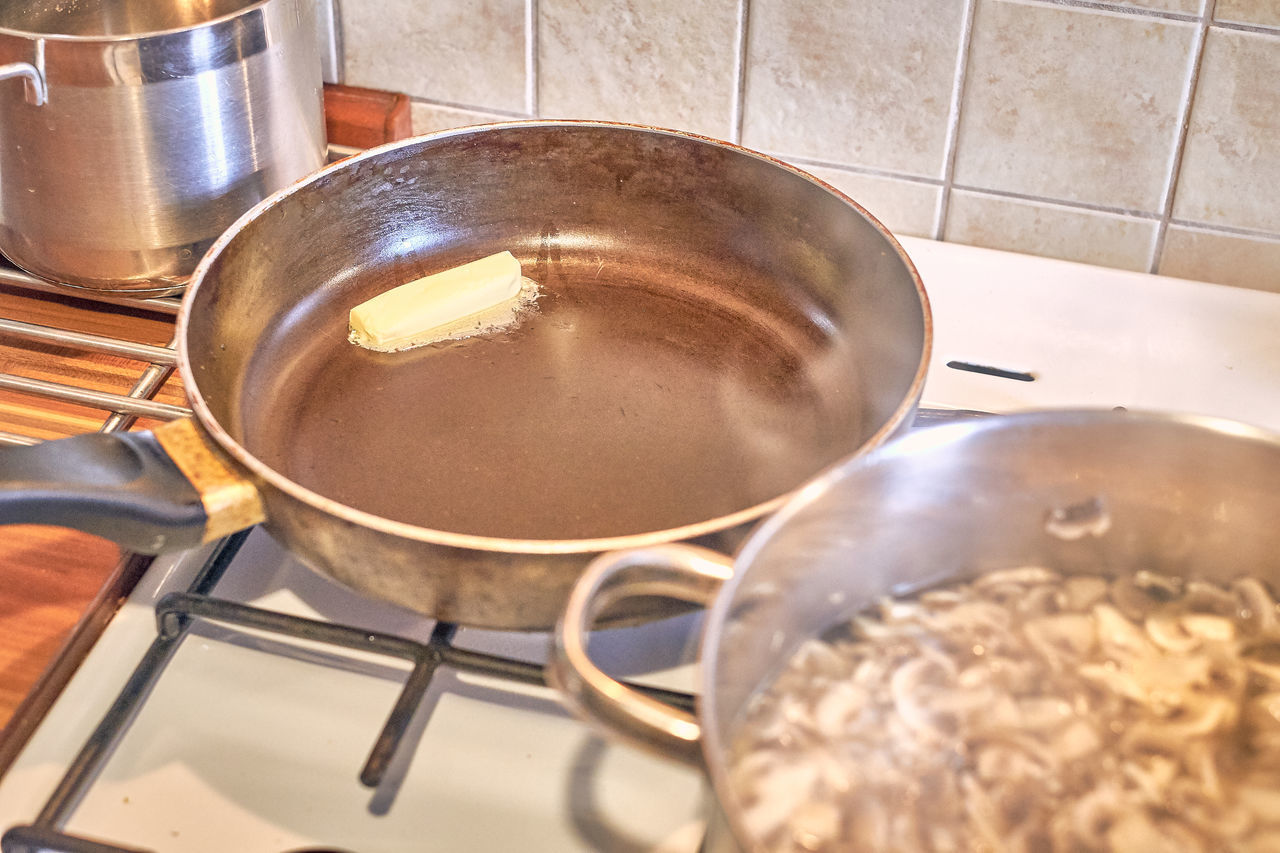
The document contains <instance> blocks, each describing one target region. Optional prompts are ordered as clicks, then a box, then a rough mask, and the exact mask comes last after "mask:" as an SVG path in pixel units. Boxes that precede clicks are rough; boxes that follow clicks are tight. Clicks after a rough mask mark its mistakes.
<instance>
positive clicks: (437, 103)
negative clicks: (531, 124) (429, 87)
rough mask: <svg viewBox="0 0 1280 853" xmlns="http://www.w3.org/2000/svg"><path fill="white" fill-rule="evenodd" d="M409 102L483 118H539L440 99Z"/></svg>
mask: <svg viewBox="0 0 1280 853" xmlns="http://www.w3.org/2000/svg"><path fill="white" fill-rule="evenodd" d="M409 100H410V101H412V102H413V103H415V104H422V105H423V106H425V107H443V108H444V109H447V110H459V111H461V112H465V113H475V114H477V115H482V116H498V117H499V118H504V119H527V118H537V117H538V116H536V115H534V114H533V113H526V112H517V111H515V110H504V109H499V108H498V107H483V106H479V105H477V104H464V103H462V102H460V101H442V100H440V99H439V98H428V97H425V96H423V95H410V96H409Z"/></svg>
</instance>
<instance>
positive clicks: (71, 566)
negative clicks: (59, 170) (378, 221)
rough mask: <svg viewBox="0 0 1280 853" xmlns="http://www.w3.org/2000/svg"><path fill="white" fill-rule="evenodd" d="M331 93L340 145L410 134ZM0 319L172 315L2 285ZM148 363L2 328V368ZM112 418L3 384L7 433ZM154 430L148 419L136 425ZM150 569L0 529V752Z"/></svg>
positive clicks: (131, 375) (109, 330)
mask: <svg viewBox="0 0 1280 853" xmlns="http://www.w3.org/2000/svg"><path fill="white" fill-rule="evenodd" d="M324 95H325V117H326V129H327V132H328V137H329V141H330V143H331V144H332V145H335V146H343V147H351V148H363V147H369V146H372V145H376V144H380V143H383V142H391V141H395V140H398V139H403V138H405V137H407V136H409V135H410V134H411V132H412V127H411V124H410V114H409V101H408V98H406V97H405V96H404V95H399V94H395V93H389V92H380V91H375V90H368V89H358V88H353V87H347V86H332V85H326V86H325V93H324ZM0 318H4V319H7V320H16V321H21V322H27V323H35V324H39V325H44V326H50V327H54V328H58V329H69V330H73V331H77V332H84V333H89V334H95V335H104V336H110V337H113V338H118V339H122V340H127V341H135V342H138V343H145V344H151V345H158V346H164V345H166V344H167V343H169V341H170V340H171V339H172V337H173V317H171V316H169V315H167V314H165V313H162V312H153V311H149V310H143V309H139V308H134V307H115V306H105V305H102V304H100V303H89V302H86V301H83V300H79V299H76V298H74V297H71V296H61V295H49V294H34V293H31V292H29V291H25V290H22V289H20V288H13V287H8V286H5V285H3V284H0ZM142 367H144V365H140V364H139V363H138V362H136V361H130V360H129V359H127V358H122V357H117V356H111V355H100V354H86V353H84V352H81V351H79V350H75V349H70V348H67V347H62V346H57V345H50V344H41V343H32V342H18V341H15V340H11V339H8V338H6V337H5V336H4V335H3V333H2V332H0V373H8V374H13V375H16V376H21V377H24V378H30V379H38V380H47V381H53V382H63V383H67V384H73V385H75V386H77V387H80V388H88V389H93V390H101V391H110V392H114V393H118V394H127V393H129V390H130V388H131V387H132V385H133V383H134V382H135V381H136V380H137V378H138V374H139V372H140V370H141V369H142ZM154 399H155V400H157V401H159V402H163V403H169V404H172V405H182V404H183V401H184V395H183V391H182V385H181V382H180V380H179V379H178V377H177V376H176V375H174V376H173V377H171V378H169V379H168V381H166V382H165V384H164V385H163V386H162V387H161V388H160V390H159V392H158V393H157V394H156V395H155V397H154ZM104 417H105V415H104V413H103V412H101V411H99V410H95V409H90V408H86V407H82V406H78V405H71V404H64V403H56V402H52V401H49V400H45V399H42V398H38V397H34V396H30V395H27V394H22V393H18V392H15V391H7V390H3V389H0V432H11V433H16V434H19V435H25V436H29V437H32V438H38V439H53V438H60V437H64V436H69V435H77V434H80V433H85V432H94V431H96V430H98V429H99V428H100V427H101V426H102V423H103V419H104ZM155 425H156V422H154V421H147V420H141V421H139V422H138V423H137V424H136V425H135V427H134V428H139V429H146V428H150V427H153V426H155ZM145 564H146V561H145V560H144V559H142V558H138V557H133V556H131V555H124V554H122V552H121V551H120V549H119V548H118V547H117V546H115V545H114V544H112V543H110V542H107V541H105V540H103V539H100V538H98V537H94V536H89V535H87V534H83V533H78V532H75V531H69V530H63V529H59V528H52V527H42V526H35V525H14V526H0V726H3V727H4V728H3V730H2V731H0V745H2V744H4V743H7V742H9V741H11V740H13V738H11V737H10V735H12V734H14V732H13V731H12V727H13V725H15V724H17V721H21V720H22V719H23V718H25V717H33V716H35V714H31V715H28V714H25V713H23V711H25V710H26V709H25V708H23V707H22V706H23V703H26V705H27V706H29V707H31V708H32V710H34V711H36V712H38V711H39V710H40V709H39V707H38V706H41V705H44V704H47V703H48V702H49V701H51V700H52V698H53V696H54V695H56V693H57V691H58V690H59V689H60V688H61V685H62V683H63V682H64V681H65V679H66V678H67V677H69V675H70V672H68V671H64V670H66V669H67V667H68V666H69V665H71V664H74V662H76V661H78V659H79V656H80V655H81V654H83V651H82V650H81V649H80V646H85V647H86V648H87V645H89V644H91V641H92V639H93V638H94V637H96V635H97V632H98V631H99V630H100V628H101V625H102V624H103V623H105V621H106V620H107V619H108V618H109V617H110V614H111V613H113V612H114V610H115V607H116V606H117V605H118V603H119V601H120V599H121V598H122V596H123V595H125V594H126V593H127V592H128V590H129V589H130V588H131V587H132V585H133V582H134V581H135V580H136V579H137V577H138V576H140V574H141V572H142V570H143V569H144V568H145ZM62 651H67V652H69V654H60V652H62ZM55 665H56V667H57V669H51V667H52V666H55ZM17 740H21V738H17ZM0 752H3V748H0Z"/></svg>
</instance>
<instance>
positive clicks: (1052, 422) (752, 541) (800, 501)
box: [697, 408, 1280, 849]
mask: <svg viewBox="0 0 1280 853" xmlns="http://www.w3.org/2000/svg"><path fill="white" fill-rule="evenodd" d="M1119 418H1124V419H1127V420H1130V421H1132V422H1136V423H1139V424H1177V425H1184V426H1187V427H1193V428H1198V429H1201V430H1204V431H1207V432H1213V433H1217V434H1219V435H1223V436H1230V437H1232V438H1237V439H1245V440H1248V441H1253V442H1259V443H1261V444H1266V445H1270V446H1271V447H1273V448H1275V449H1276V450H1278V451H1280V433H1277V432H1275V431H1273V430H1270V429H1267V428H1264V427H1260V426H1256V425H1253V424H1248V423H1244V422H1241V421H1237V420H1234V419H1231V418H1226V417H1221V416H1217V415H1202V414H1193V413H1189V412H1175V411H1158V410H1139V409H1129V410H1121V411H1117V410H1115V409H1104V408H1072V409H1047V410H1030V411H1022V412H1015V413H1012V414H1008V415H993V416H992V417H989V418H978V419H974V420H964V421H956V422H953V423H948V424H943V425H939V426H932V427H929V428H927V429H921V430H917V431H915V432H913V433H911V434H908V435H905V436H903V437H901V438H898V439H895V440H894V441H892V442H889V443H887V444H884V445H881V446H879V447H875V448H872V449H869V450H867V451H866V452H865V453H860V454H858V455H857V456H856V457H850V458H848V459H846V460H844V461H843V462H840V463H838V464H836V465H834V466H832V467H831V468H829V469H827V471H826V472H824V473H823V474H821V475H819V476H818V477H816V478H814V479H813V480H811V481H809V483H807V484H806V485H804V486H802V487H801V488H799V489H797V490H796V491H795V492H794V493H793V496H792V499H791V500H789V501H787V502H786V503H785V504H784V505H783V506H782V507H781V508H780V509H779V510H778V511H777V512H776V513H774V514H773V515H771V516H769V517H768V518H767V519H765V520H764V521H762V522H761V523H760V524H759V525H758V526H757V527H756V528H755V529H754V530H753V531H752V532H751V534H750V535H749V536H748V537H747V539H746V540H745V541H744V542H743V544H742V546H741V548H739V550H738V552H737V553H736V554H735V555H734V558H733V572H732V574H731V576H730V577H729V579H728V580H727V581H725V583H724V585H723V586H722V587H721V588H720V590H719V591H718V592H717V594H716V597H715V599H714V601H713V602H712V603H711V605H710V606H709V607H708V608H707V611H706V615H705V618H704V621H703V625H702V628H701V632H700V635H699V636H700V638H701V644H700V652H699V662H700V668H699V674H698V677H697V681H698V688H699V694H700V697H701V698H700V703H701V704H700V706H699V709H698V712H697V716H698V719H699V722H700V723H701V737H700V744H699V745H700V748H701V754H702V757H703V763H704V766H705V768H706V771H707V775H708V777H709V778H710V780H711V784H712V788H713V790H714V791H715V797H716V801H717V802H718V803H719V804H720V805H719V807H720V809H721V812H722V814H723V817H724V820H725V822H726V824H727V826H728V828H729V830H730V832H731V833H732V834H733V837H734V840H735V841H737V842H739V843H748V844H753V842H754V841H755V839H754V837H752V836H751V835H750V833H748V832H747V831H746V828H745V826H743V825H742V822H741V818H740V810H739V809H738V808H737V807H736V801H734V800H733V799H732V798H733V796H734V794H733V788H732V786H731V785H730V784H729V778H728V771H727V767H726V762H724V761H722V760H720V759H719V756H723V755H725V754H726V752H727V750H726V744H725V743H724V742H723V741H722V740H721V738H720V731H719V728H718V727H717V726H714V725H707V724H706V721H708V720H717V719H720V717H721V715H722V712H721V710H720V707H719V704H720V702H719V697H718V696H717V694H716V691H715V690H714V689H713V688H714V674H715V672H716V670H717V668H718V664H719V658H720V654H721V639H722V638H723V636H724V633H725V625H726V624H727V622H728V621H729V617H730V615H731V610H732V608H733V606H734V604H735V602H734V599H735V597H736V593H737V591H738V589H739V588H740V587H741V586H742V585H743V584H744V583H747V582H748V581H747V576H748V575H749V574H750V568H751V566H752V564H753V563H754V562H755V561H756V560H757V558H758V557H759V555H760V552H761V551H762V550H764V549H765V548H766V547H767V546H768V545H769V543H770V542H771V541H772V540H773V539H774V538H775V537H776V536H777V535H778V534H779V533H780V531H782V530H784V529H785V528H786V527H787V526H788V525H790V524H791V523H792V522H793V520H794V519H795V518H796V516H798V515H801V514H803V513H804V512H805V511H807V510H808V509H809V508H810V507H812V506H813V505H814V504H816V503H819V502H821V501H822V500H823V499H824V498H825V497H826V496H827V495H828V494H829V493H830V492H831V491H832V489H833V488H835V487H836V486H837V485H838V484H839V483H841V482H842V481H844V480H845V479H846V478H848V477H849V476H850V475H851V474H852V473H853V472H855V471H861V470H864V469H866V468H869V467H873V466H879V465H891V464H893V462H894V460H896V459H901V458H903V457H910V456H913V455H916V454H917V453H920V452H926V451H927V450H928V449H929V448H934V447H938V446H943V445H956V444H960V443H962V442H964V441H965V439H966V438H967V437H969V436H973V435H976V434H978V433H981V432H989V431H992V430H996V431H1006V430H1009V429H1035V428H1036V427H1037V426H1043V427H1054V426H1062V425H1070V424H1076V425H1081V426H1087V425H1089V424H1091V423H1097V422H1099V421H1102V420H1107V419H1119ZM726 798H728V799H727V800H726ZM750 849H756V848H755V847H754V846H752V847H751V848H750Z"/></svg>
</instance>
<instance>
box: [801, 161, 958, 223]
mask: <svg viewBox="0 0 1280 853" xmlns="http://www.w3.org/2000/svg"><path fill="white" fill-rule="evenodd" d="M800 168H802V169H804V170H805V171H807V172H809V173H810V174H812V175H813V176H814V177H817V178H821V179H822V180H824V181H826V182H827V183H829V184H831V186H833V187H835V188H836V189H838V190H840V192H842V193H844V194H845V195H847V196H849V198H851V199H853V200H854V201H856V202H857V203H858V204H860V205H862V206H863V207H865V208H866V209H867V211H868V212H870V213H871V215H872V216H874V217H875V218H876V219H879V220H880V222H882V223H883V224H884V226H885V227H886V228H888V229H889V230H890V231H892V232H893V233H895V234H909V235H911V236H913V237H932V236H933V222H934V218H935V217H936V216H937V211H938V196H940V195H941V194H942V187H940V186H935V185H932V184H924V183H920V182H919V181H900V180H896V179H894V178H881V177H879V176H876V175H862V174H859V173H857V172H847V171H845V170H843V169H827V168H824V167H821V166H806V165H801V166H800Z"/></svg>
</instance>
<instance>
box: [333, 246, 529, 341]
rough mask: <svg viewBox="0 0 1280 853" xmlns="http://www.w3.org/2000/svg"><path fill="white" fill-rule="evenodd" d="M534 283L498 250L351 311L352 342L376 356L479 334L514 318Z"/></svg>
mask: <svg viewBox="0 0 1280 853" xmlns="http://www.w3.org/2000/svg"><path fill="white" fill-rule="evenodd" d="M535 289H536V285H535V284H534V283H533V282H532V281H530V280H529V279H527V278H522V277H521V275H520V262H519V261H518V260H516V258H515V256H514V255H512V254H511V253H510V252H498V253H497V254H495V255H490V256H488V257H487V258H481V259H479V260H477V261H472V262H471V263H467V264H463V265H462V266H458V267H454V268H452V269H447V270H445V271H443V272H438V273H435V274H434V275H429V276H425V277H423V278H420V279H417V280H415V281H411V282H409V283H408V284H402V285H400V286H399V287H395V288H392V289H391V290H388V291H386V292H385V293H380V294H378V295H377V296H375V297H373V298H372V299H369V300H367V301H365V302H362V303H360V304H359V305H357V306H356V307H354V308H352V309H351V316H350V320H349V334H348V339H349V340H350V341H351V342H352V343H354V344H358V345H359V346H362V347H364V348H366V349H371V350H375V351H377V352H398V351H400V350H405V349H411V348H412V347H417V346H422V345H423V344H428V343H434V342H437V341H442V340H449V339H451V338H456V337H463V336H465V335H467V334H475V333H477V332H481V331H485V330H487V329H491V328H495V327H497V326H501V325H503V324H504V323H506V322H509V321H511V320H514V319H515V315H516V310H517V309H518V307H519V305H520V304H523V303H525V302H527V301H529V299H531V298H532V297H533V295H534V293H535Z"/></svg>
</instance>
